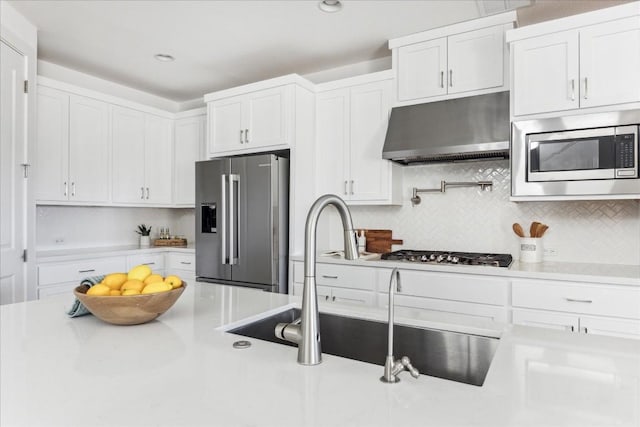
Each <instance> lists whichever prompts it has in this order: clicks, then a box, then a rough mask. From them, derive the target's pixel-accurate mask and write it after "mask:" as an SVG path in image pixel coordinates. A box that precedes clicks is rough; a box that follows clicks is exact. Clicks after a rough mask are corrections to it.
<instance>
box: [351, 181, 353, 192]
mask: <svg viewBox="0 0 640 427" xmlns="http://www.w3.org/2000/svg"><path fill="white" fill-rule="evenodd" d="M351 194H352V195H353V180H351Z"/></svg>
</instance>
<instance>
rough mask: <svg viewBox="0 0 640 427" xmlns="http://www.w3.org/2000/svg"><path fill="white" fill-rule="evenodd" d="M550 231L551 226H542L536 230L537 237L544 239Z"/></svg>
mask: <svg viewBox="0 0 640 427" xmlns="http://www.w3.org/2000/svg"><path fill="white" fill-rule="evenodd" d="M548 229H549V226H548V225H547V224H540V226H539V227H538V229H537V230H536V237H542V236H543V235H544V233H545V232H546V231H547V230H548Z"/></svg>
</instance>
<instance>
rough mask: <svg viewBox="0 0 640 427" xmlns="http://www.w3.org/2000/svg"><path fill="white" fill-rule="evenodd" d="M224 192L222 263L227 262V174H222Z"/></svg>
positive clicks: (221, 236)
mask: <svg viewBox="0 0 640 427" xmlns="http://www.w3.org/2000/svg"><path fill="white" fill-rule="evenodd" d="M221 181H222V192H221V197H220V205H221V206H220V240H221V243H222V244H221V245H220V246H221V250H220V253H221V254H222V264H223V265H224V264H227V186H226V183H227V176H226V175H225V174H222V176H221Z"/></svg>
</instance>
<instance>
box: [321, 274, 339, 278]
mask: <svg viewBox="0 0 640 427" xmlns="http://www.w3.org/2000/svg"><path fill="white" fill-rule="evenodd" d="M322 277H324V278H325V279H337V278H338V276H327V275H326V274H323V275H322Z"/></svg>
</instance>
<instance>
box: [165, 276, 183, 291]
mask: <svg viewBox="0 0 640 427" xmlns="http://www.w3.org/2000/svg"><path fill="white" fill-rule="evenodd" d="M164 283H168V284H170V285H171V287H172V288H173V289H176V288H179V287H180V286H182V279H180V278H179V277H178V276H167V277H166V279H164Z"/></svg>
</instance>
